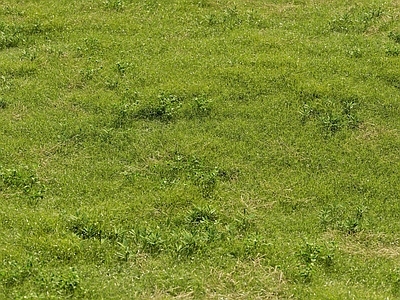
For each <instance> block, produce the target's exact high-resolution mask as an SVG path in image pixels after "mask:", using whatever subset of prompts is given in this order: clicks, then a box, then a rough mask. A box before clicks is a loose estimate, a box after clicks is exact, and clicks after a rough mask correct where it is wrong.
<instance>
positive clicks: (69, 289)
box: [37, 268, 81, 297]
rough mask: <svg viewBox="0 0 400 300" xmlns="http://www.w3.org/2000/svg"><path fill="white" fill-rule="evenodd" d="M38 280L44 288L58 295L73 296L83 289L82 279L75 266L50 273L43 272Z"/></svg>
mask: <svg viewBox="0 0 400 300" xmlns="http://www.w3.org/2000/svg"><path fill="white" fill-rule="evenodd" d="M37 281H38V285H39V286H40V288H41V289H42V290H44V291H46V292H47V293H48V294H49V293H51V294H55V295H58V297H60V296H63V297H73V296H74V295H77V294H78V293H79V292H80V291H81V287H80V281H81V280H80V277H79V275H78V272H77V271H76V270H75V269H74V268H69V269H68V270H66V271H62V272H58V273H52V274H49V275H45V274H43V275H42V276H41V277H40V278H38V279H37Z"/></svg>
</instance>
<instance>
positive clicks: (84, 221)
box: [67, 214, 106, 241]
mask: <svg viewBox="0 0 400 300" xmlns="http://www.w3.org/2000/svg"><path fill="white" fill-rule="evenodd" d="M67 228H68V229H69V230H70V231H71V232H73V233H75V234H76V235H77V236H78V237H80V238H82V239H98V240H100V241H101V239H102V238H105V237H106V234H105V232H104V228H103V224H102V223H101V222H100V221H95V220H92V219H91V218H90V217H88V216H87V215H85V214H78V215H77V216H70V218H69V220H68V226H67Z"/></svg>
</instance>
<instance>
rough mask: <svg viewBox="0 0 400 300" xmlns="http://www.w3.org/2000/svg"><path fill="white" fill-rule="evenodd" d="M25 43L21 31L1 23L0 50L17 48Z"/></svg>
mask: <svg viewBox="0 0 400 300" xmlns="http://www.w3.org/2000/svg"><path fill="white" fill-rule="evenodd" d="M22 42H23V35H22V32H21V29H20V28H18V27H15V26H12V25H11V26H10V25H7V24H4V23H0V50H2V49H6V48H12V47H17V46H19V45H20V44H21V43H22Z"/></svg>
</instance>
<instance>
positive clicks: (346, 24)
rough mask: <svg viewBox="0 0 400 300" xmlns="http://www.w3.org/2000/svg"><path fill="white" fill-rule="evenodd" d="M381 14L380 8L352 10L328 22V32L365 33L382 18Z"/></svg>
mask: <svg viewBox="0 0 400 300" xmlns="http://www.w3.org/2000/svg"><path fill="white" fill-rule="evenodd" d="M383 12H384V10H383V8H382V7H369V8H368V7H361V8H352V9H350V10H349V11H347V12H345V13H344V14H342V15H341V16H339V17H336V18H335V19H333V20H332V21H330V23H329V25H330V30H331V31H333V32H344V33H349V32H355V33H362V32H365V31H367V30H368V28H369V27H370V26H372V25H373V24H374V22H376V21H377V19H379V18H380V17H381V16H382V14H383Z"/></svg>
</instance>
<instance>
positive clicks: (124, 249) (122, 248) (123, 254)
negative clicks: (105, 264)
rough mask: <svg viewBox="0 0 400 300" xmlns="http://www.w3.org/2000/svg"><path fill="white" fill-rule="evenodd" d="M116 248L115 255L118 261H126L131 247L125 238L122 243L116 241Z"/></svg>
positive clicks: (129, 255) (130, 252)
mask: <svg viewBox="0 0 400 300" xmlns="http://www.w3.org/2000/svg"><path fill="white" fill-rule="evenodd" d="M117 244H118V248H119V250H118V251H117V253H116V255H117V258H118V259H119V260H120V261H123V262H127V261H128V260H129V258H130V257H131V255H132V248H131V246H130V243H128V242H127V240H124V241H123V242H122V243H121V242H118V243H117Z"/></svg>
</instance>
